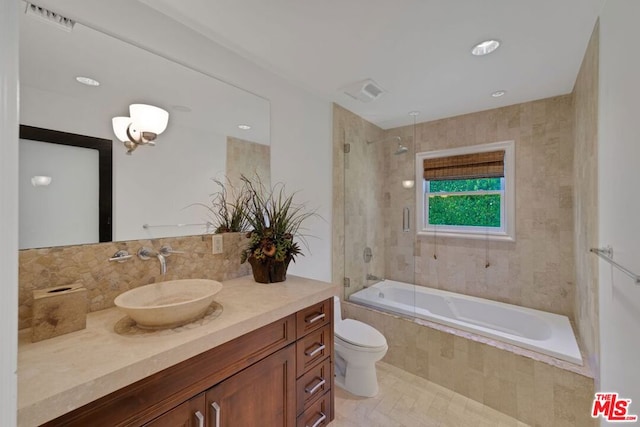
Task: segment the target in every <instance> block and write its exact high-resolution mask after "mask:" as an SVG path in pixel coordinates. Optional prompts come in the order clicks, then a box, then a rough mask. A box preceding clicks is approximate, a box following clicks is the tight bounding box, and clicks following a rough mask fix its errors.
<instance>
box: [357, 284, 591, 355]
mask: <svg viewBox="0 0 640 427" xmlns="http://www.w3.org/2000/svg"><path fill="white" fill-rule="evenodd" d="M349 300H350V301H352V302H356V303H359V304H364V305H367V306H370V307H376V308H380V309H383V310H386V311H391V312H394V313H399V314H403V315H406V316H411V317H417V318H421V319H425V320H430V321H433V322H436V323H441V324H444V325H447V326H451V327H454V328H457V329H462V330H464V331H467V332H472V333H476V334H478V335H482V336H485V337H488V338H493V339H496V340H499V341H503V342H506V343H509V344H513V345H516V346H519V347H523V348H527V349H529V350H533V351H537V352H539V353H543V354H547V355H549V356H553V357H556V358H558V359H562V360H566V361H568V362H572V363H575V364H578V365H582V357H581V355H580V350H579V348H578V344H577V343H576V338H575V336H574V334H573V329H571V324H570V323H569V319H568V318H567V317H566V316H560V315H557V314H552V313H547V312H544V311H540V310H533V309H530V308H526V307H519V306H515V305H511V304H505V303H501V302H497V301H491V300H486V299H482V298H476V297H470V296H466V295H460V294H456V293H453V292H447V291H441V290H439V289H432V288H427V287H423V286H414V285H410V284H407V283H402V282H396V281H393V280H383V281H381V282H379V283H376V284H375V285H373V286H371V287H369V288H366V289H363V290H361V291H358V292H356V293H354V294H353V295H351V297H350V298H349Z"/></svg>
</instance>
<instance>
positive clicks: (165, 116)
mask: <svg viewBox="0 0 640 427" xmlns="http://www.w3.org/2000/svg"><path fill="white" fill-rule="evenodd" d="M129 113H130V114H131V122H132V123H135V126H136V127H137V128H138V129H140V131H141V132H152V133H155V134H156V135H159V134H161V133H162V132H164V131H165V129H166V128H167V124H168V123H169V113H168V112H167V111H165V110H163V109H162V108H158V107H154V106H153V105H146V104H131V105H130V106H129Z"/></svg>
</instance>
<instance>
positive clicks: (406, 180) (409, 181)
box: [402, 179, 416, 188]
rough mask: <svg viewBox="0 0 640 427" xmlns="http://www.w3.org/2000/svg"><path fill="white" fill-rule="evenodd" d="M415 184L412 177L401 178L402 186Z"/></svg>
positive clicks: (409, 186) (406, 186) (410, 186)
mask: <svg viewBox="0 0 640 427" xmlns="http://www.w3.org/2000/svg"><path fill="white" fill-rule="evenodd" d="M415 184H416V182H415V181H414V180H413V179H403V180H402V187H403V188H413V186H414V185H415Z"/></svg>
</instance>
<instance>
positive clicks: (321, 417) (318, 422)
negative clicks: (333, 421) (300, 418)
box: [306, 412, 327, 427]
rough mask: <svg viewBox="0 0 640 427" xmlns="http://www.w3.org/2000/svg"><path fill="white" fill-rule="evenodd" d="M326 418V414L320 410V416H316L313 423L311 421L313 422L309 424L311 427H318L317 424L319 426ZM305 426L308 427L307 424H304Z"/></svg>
mask: <svg viewBox="0 0 640 427" xmlns="http://www.w3.org/2000/svg"><path fill="white" fill-rule="evenodd" d="M326 419H327V416H326V415H325V414H323V413H322V412H320V418H318V419H317V420H316V422H315V423H313V424H312V425H311V427H318V426H319V425H320V424H322V423H323V422H324V420H326ZM306 427H309V426H306Z"/></svg>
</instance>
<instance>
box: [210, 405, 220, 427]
mask: <svg viewBox="0 0 640 427" xmlns="http://www.w3.org/2000/svg"><path fill="white" fill-rule="evenodd" d="M211 407H212V408H213V410H214V411H216V424H215V427H220V405H218V402H213V403H212V404H211Z"/></svg>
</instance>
